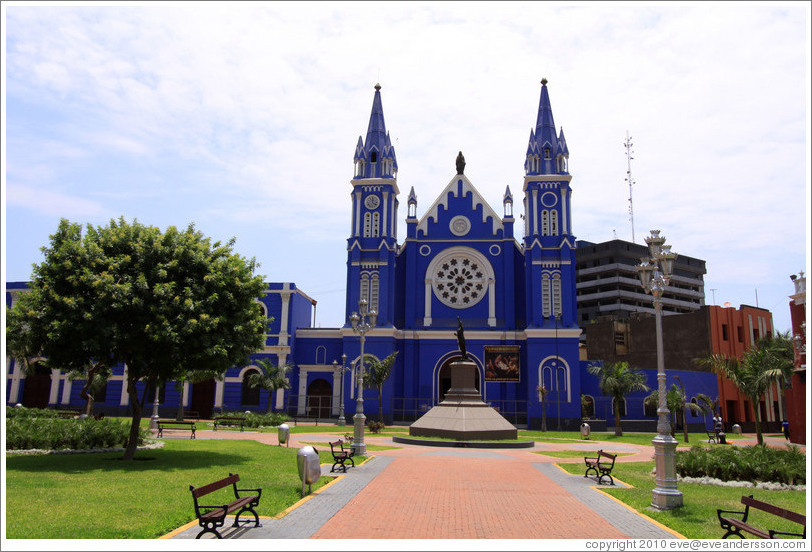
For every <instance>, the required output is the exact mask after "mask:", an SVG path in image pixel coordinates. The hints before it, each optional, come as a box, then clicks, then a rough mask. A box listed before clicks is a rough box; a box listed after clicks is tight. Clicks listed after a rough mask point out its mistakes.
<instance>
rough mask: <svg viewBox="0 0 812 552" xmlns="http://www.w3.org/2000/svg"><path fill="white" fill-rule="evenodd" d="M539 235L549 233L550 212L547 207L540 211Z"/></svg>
mask: <svg viewBox="0 0 812 552" xmlns="http://www.w3.org/2000/svg"><path fill="white" fill-rule="evenodd" d="M541 235H542V236H549V235H550V212H549V211H548V210H547V209H542V211H541Z"/></svg>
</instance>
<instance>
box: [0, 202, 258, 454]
mask: <svg viewBox="0 0 812 552" xmlns="http://www.w3.org/2000/svg"><path fill="white" fill-rule="evenodd" d="M233 245H234V240H233V239H232V240H230V241H229V242H228V243H226V244H221V243H220V242H216V243H211V241H210V240H209V238H207V237H204V236H203V234H202V233H200V232H198V231H197V230H195V228H194V225H189V226H188V227H187V228H186V229H185V230H178V229H177V228H176V227H174V226H170V227H169V228H167V229H166V231H165V232H161V230H160V229H158V228H156V227H154V226H145V225H143V224H140V223H138V221H133V222H132V223H128V222H127V221H125V220H124V218H123V217H122V218H120V219H119V220H118V221H115V220H111V221H110V224H109V225H108V226H98V227H94V226H91V225H87V227H86V230H85V233H84V235H83V234H82V227H81V225H79V224H75V223H71V222H69V221H67V220H65V219H63V220H62V221H60V223H59V227H58V229H57V231H56V233H55V234H53V235H52V236H51V237H50V243H49V245H48V246H46V247H43V248H42V252H43V254H44V256H45V260H44V261H43V262H42V263H40V264H39V265H35V266H34V272H33V276H32V280H31V284H30V292H29V293H25V294H22V296H21V300H20V301H19V302H18V303H17V304H16V305H15V306H14V308H13V309H12V311H13V312H12V313H11V314H10V318H12V319H15V320H16V321H17V323H16V325H15V326H14V328H15V330H14V331H17V332H20V335H8V334H7V335H8V338H9V340H10V341H14V342H15V343H18V344H20V347H27V348H28V349H29V350H32V351H37V352H39V353H41V354H42V355H44V356H46V357H48V359H49V363H50V364H51V366H53V367H56V368H60V369H63V370H67V371H75V370H84V369H86V367H87V366H89V365H91V364H93V363H94V362H104V363H106V364H108V365H113V364H116V363H119V362H123V363H125V364H126V365H127V383H128V392H129V393H130V399H131V400H130V404H131V406H132V408H133V431H135V432H136V434H137V429H138V428H137V424H138V420H140V417H141V408H140V404H139V402H140V401H139V400H138V397H137V395H136V392H135V383H136V382H137V381H139V380H145V381H148V382H151V383H153V384H154V383H156V382H157V381H169V380H173V379H177V378H179V377H182V376H183V375H184V374H185V373H187V372H188V371H189V370H197V369H202V370H210V371H213V372H215V373H219V374H223V373H225V371H226V370H227V369H228V368H230V367H232V366H234V365H240V364H245V363H247V361H248V357H249V355H250V354H251V353H253V352H255V351H257V350H258V349H259V348H261V347H262V345H263V341H264V330H265V317H264V316H263V314H262V309H261V307H260V305H259V304H258V303H257V302H256V300H257V299H258V298H259V297H261V296H262V293H263V291H264V289H265V285H264V283H263V282H262V278H261V277H260V276H255V275H254V270H255V268H256V262H255V260H254V259H250V260H248V259H245V258H243V257H241V256H240V255H238V254H236V253H234V252H233V251H232V248H233ZM10 329H11V327H10ZM131 433H132V432H131ZM134 451H135V439H134V438H132V439H130V446H129V447H128V450H127V453H125V459H126V458H132V454H133V453H134Z"/></svg>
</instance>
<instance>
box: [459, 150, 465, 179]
mask: <svg viewBox="0 0 812 552" xmlns="http://www.w3.org/2000/svg"><path fill="white" fill-rule="evenodd" d="M464 170H465V157H463V156H462V152H459V153H458V154H457V174H462V172H463V171H464Z"/></svg>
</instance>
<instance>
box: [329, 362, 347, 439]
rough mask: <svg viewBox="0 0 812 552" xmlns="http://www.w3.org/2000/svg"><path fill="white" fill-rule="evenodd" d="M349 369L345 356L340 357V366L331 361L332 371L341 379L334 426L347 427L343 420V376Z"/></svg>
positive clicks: (345, 421)
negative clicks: (336, 420)
mask: <svg viewBox="0 0 812 552" xmlns="http://www.w3.org/2000/svg"><path fill="white" fill-rule="evenodd" d="M348 369H349V368H348V367H347V355H341V366H339V365H338V361H337V360H334V361H333V370H335V372H336V373H337V374H339V377H340V378H341V381H340V384H339V389H340V391H339V395H338V401H339V402H338V423H337V424H336V425H340V426H344V425H347V420H346V419H345V418H344V374H345V373H346V371H347V370H348Z"/></svg>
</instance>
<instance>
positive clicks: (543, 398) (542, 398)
mask: <svg viewBox="0 0 812 552" xmlns="http://www.w3.org/2000/svg"><path fill="white" fill-rule="evenodd" d="M536 391H538V393H539V402H540V403H541V430H542V431H547V395H548V394H549V393H550V390H549V389H547V388H546V387H545V386H544V384H543V383H542V384H541V385H538V386H536Z"/></svg>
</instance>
